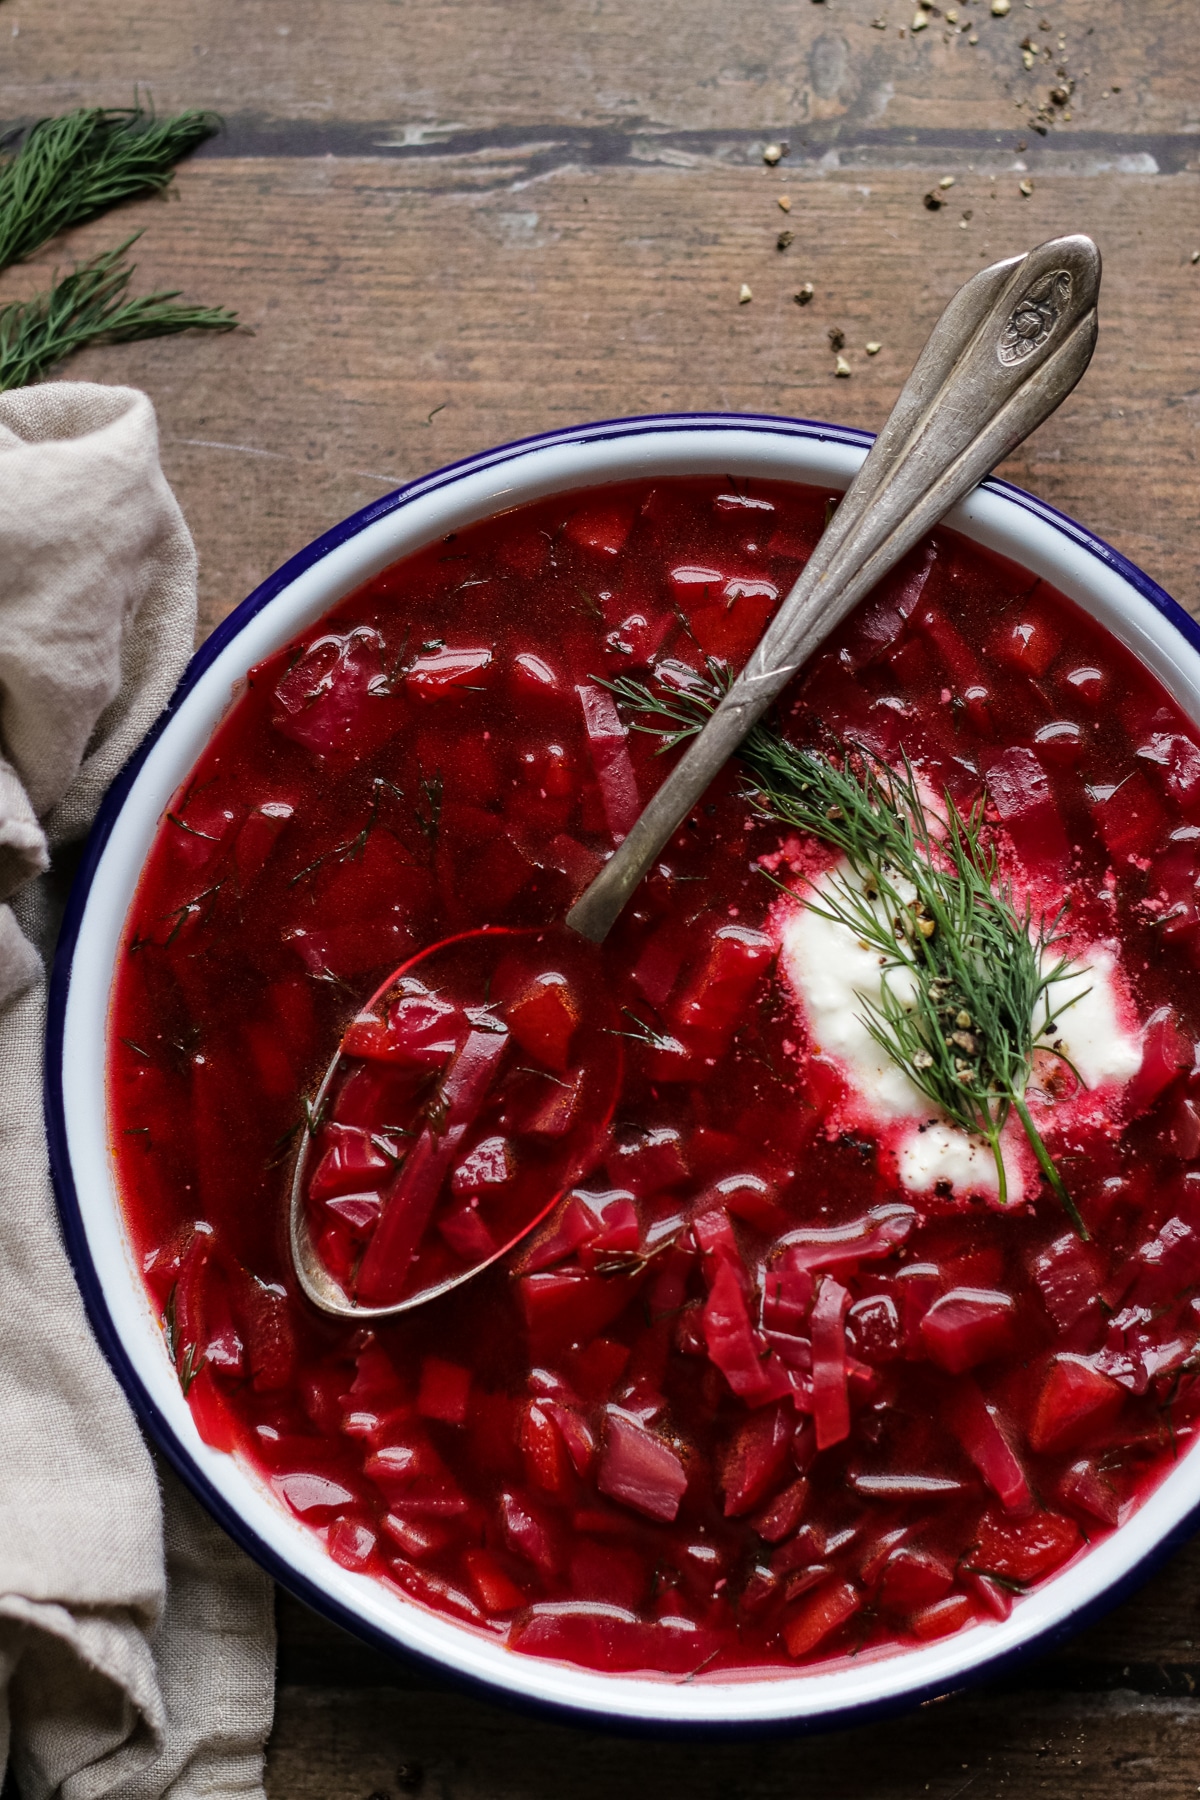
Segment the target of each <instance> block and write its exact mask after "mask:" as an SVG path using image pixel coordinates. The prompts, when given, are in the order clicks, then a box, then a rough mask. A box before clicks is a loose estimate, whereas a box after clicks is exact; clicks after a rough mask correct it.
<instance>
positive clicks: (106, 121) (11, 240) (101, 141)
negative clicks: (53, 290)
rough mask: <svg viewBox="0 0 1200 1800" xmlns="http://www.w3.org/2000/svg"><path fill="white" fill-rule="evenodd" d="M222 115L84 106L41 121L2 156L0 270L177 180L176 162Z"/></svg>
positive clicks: (215, 127) (214, 128)
mask: <svg viewBox="0 0 1200 1800" xmlns="http://www.w3.org/2000/svg"><path fill="white" fill-rule="evenodd" d="M220 126H221V121H220V119H219V118H218V117H217V115H216V114H215V113H210V112H183V113H177V114H176V115H175V116H174V117H173V118H169V119H159V118H156V117H155V115H154V113H153V112H152V111H150V110H148V109H147V108H145V107H142V106H129V107H101V106H87V107H81V108H79V109H78V110H77V111H75V112H69V113H64V114H63V115H62V117H61V118H57V119H39V120H38V121H37V123H36V124H35V125H31V126H30V127H29V129H28V131H26V132H25V134H24V136H23V137H22V139H21V143H20V147H19V149H17V150H16V151H14V152H13V153H12V154H10V155H8V156H6V157H4V159H3V160H2V161H0V269H7V268H8V267H9V265H10V264H11V263H15V262H22V261H24V259H25V258H26V257H27V256H32V255H33V253H34V251H35V250H40V249H41V247H42V245H43V244H48V243H49V241H50V239H51V238H53V237H57V236H58V234H59V232H60V231H66V230H67V228H68V227H69V226H71V225H82V224H83V223H84V221H85V220H87V219H94V218H96V217H97V216H98V215H99V214H100V213H102V212H107V211H108V209H109V207H110V206H118V205H120V203H121V202H122V201H123V200H135V199H137V198H138V197H139V196H141V195H143V194H158V193H161V192H162V191H163V189H164V188H166V187H167V186H168V185H169V184H170V183H171V182H172V181H173V180H174V179H175V165H176V163H177V162H179V161H180V160H181V159H182V158H183V157H185V156H187V155H189V154H190V152H191V151H193V150H194V149H195V148H196V146H197V145H198V144H202V143H203V142H204V140H205V138H209V137H212V136H213V135H214V133H215V132H217V131H219V130H220Z"/></svg>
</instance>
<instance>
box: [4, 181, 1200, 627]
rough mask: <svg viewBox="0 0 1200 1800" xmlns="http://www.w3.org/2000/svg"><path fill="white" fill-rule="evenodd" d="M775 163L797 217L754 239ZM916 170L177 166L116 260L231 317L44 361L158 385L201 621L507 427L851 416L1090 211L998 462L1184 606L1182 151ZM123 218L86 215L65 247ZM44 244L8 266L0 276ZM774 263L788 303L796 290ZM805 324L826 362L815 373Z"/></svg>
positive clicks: (42, 268)
mask: <svg viewBox="0 0 1200 1800" xmlns="http://www.w3.org/2000/svg"><path fill="white" fill-rule="evenodd" d="M784 186H786V191H787V192H788V193H789V194H790V195H791V198H792V203H793V204H792V211H791V213H790V214H788V215H787V218H786V223H787V226H788V228H789V229H791V230H793V231H794V232H795V233H796V239H795V242H794V243H793V244H792V245H791V246H790V247H789V248H788V249H787V250H786V251H783V252H780V251H779V250H777V249H776V247H775V246H776V239H777V235H778V232H779V230H780V228H781V226H782V225H783V224H784V222H785V215H784V214H783V213H782V212H780V210H779V208H778V206H777V203H776V202H777V196H778V194H779V192H780V191H782V190H783V188H784ZM928 186H929V177H928V175H927V174H921V173H919V172H915V171H908V172H906V171H897V170H877V171H871V172H869V173H867V174H865V175H864V174H863V173H861V172H858V173H855V174H854V175H851V174H849V173H845V172H839V173H826V172H822V171H819V170H818V171H813V170H791V171H789V172H788V174H787V177H786V183H781V181H780V179H779V177H778V172H776V173H775V174H773V175H772V174H770V173H769V172H768V171H766V170H765V169H764V168H763V167H762V165H761V164H760V165H759V166H758V167H757V168H754V167H746V168H741V169H709V170H705V171H704V172H703V174H697V172H695V171H692V170H684V169H667V168H662V167H655V166H649V167H645V168H640V169H624V168H623V169H616V170H606V169H589V170H577V169H570V168H565V169H561V170H559V171H557V172H556V173H554V174H552V175H550V176H547V177H545V178H542V179H539V180H536V181H533V182H531V183H529V184H528V185H525V184H524V183H523V182H522V179H521V173H520V164H519V161H517V160H516V159H513V158H509V159H508V160H507V161H506V163H505V164H504V166H503V167H498V166H497V163H496V161H495V159H490V158H485V159H476V158H473V157H463V158H451V159H443V160H439V161H438V162H436V163H431V162H426V161H415V162H399V163H389V162H386V161H382V160H373V159H343V158H336V159H329V160H309V159H297V160H291V159H250V160H245V161H242V160H225V161H211V162H201V163H197V164H195V165H193V166H192V167H191V168H189V169H187V170H186V171H184V173H183V175H182V176H181V178H180V183H179V195H180V198H179V200H178V201H175V202H169V203H146V204H143V205H142V206H140V207H133V208H127V209H126V214H127V215H128V216H129V218H130V222H131V223H132V221H133V219H136V220H137V221H138V222H139V223H140V222H142V221H145V222H146V226H147V229H146V235H145V237H144V239H143V241H142V244H141V245H140V246H139V252H138V254H139V257H140V261H141V271H140V277H139V279H140V280H141V281H143V282H145V283H146V284H150V283H154V284H155V285H158V284H159V283H164V282H168V281H169V282H170V283H171V285H175V284H182V286H183V287H184V289H185V291H186V292H187V293H188V294H189V295H193V296H195V297H196V298H198V299H204V300H208V301H213V302H217V301H220V302H224V303H225V304H228V305H231V306H234V307H236V308H237V310H238V311H239V313H240V314H241V316H242V318H243V319H244V321H245V322H246V324H247V325H249V326H250V327H252V328H253V332H254V335H253V336H251V335H249V333H246V334H239V335H237V336H235V337H232V338H212V339H203V338H177V339H167V340H159V341H156V342H152V343H148V344H140V345H131V346H119V347H115V348H112V349H108V350H97V351H92V352H89V353H87V354H86V355H83V356H80V357H77V358H76V359H75V360H74V362H73V363H72V364H71V365H70V371H69V372H70V374H72V375H77V376H81V377H82V376H88V377H92V378H95V379H98V380H102V381H128V382H132V383H135V384H136V385H138V386H142V387H144V388H146V390H147V391H148V392H149V393H150V394H151V396H152V397H153V399H154V401H155V403H156V405H157V406H158V408H159V414H160V419H161V424H162V434H163V451H164V460H165V464H166V468H167V473H168V475H169V477H170V479H171V480H172V482H173V483H174V484H175V486H176V489H177V491H178V493H179V496H180V499H181V501H182V503H183V506H184V510H185V512H186V514H187V516H188V519H189V521H190V523H191V526H192V529H193V531H194V533H195V535H196V539H197V542H198V544H199V547H200V553H201V563H202V569H203V578H202V579H203V588H202V592H203V605H204V623H205V626H206V628H209V627H211V626H212V624H213V623H215V621H216V620H217V619H218V618H219V617H221V616H222V615H223V614H224V613H225V612H227V611H228V610H229V608H230V607H231V606H232V605H233V604H235V603H236V602H237V601H238V600H240V599H241V598H242V597H243V595H244V594H245V593H246V592H248V591H249V589H250V588H251V587H252V586H253V585H254V584H255V583H256V582H257V581H258V580H260V579H261V578H262V577H263V576H264V575H266V574H267V573H268V572H269V571H270V570H271V569H273V568H274V567H276V566H277V565H278V564H279V563H280V562H281V561H282V560H284V558H285V557H286V556H287V555H289V554H291V553H292V552H293V551H294V550H296V549H298V548H299V547H300V546H301V545H303V544H304V543H306V542H307V541H308V540H309V539H311V538H312V537H314V536H315V535H316V534H317V533H318V532H319V531H321V530H322V529H324V528H325V527H326V526H327V525H329V524H331V523H333V522H334V521H335V520H337V519H339V518H342V517H344V516H345V515H346V514H347V513H349V512H351V511H353V510H354V509H355V508H356V507H359V506H362V505H364V504H366V503H367V502H368V501H369V500H372V499H374V498H376V497H377V496H378V495H380V494H382V493H384V492H386V491H387V490H388V489H389V488H391V487H393V486H395V485H397V484H398V483H400V482H401V481H404V480H407V479H409V478H410V477H412V476H415V475H417V474H420V473H422V472H423V471H425V470H427V469H429V468H431V467H436V466H437V465H438V464H440V463H443V462H446V461H449V460H451V459H452V458H454V457H458V456H462V455H464V454H466V453H468V452H469V451H472V450H476V449H482V448H484V447H485V446H488V445H491V444H495V443H499V442H503V441H505V440H508V439H511V438H514V437H519V436H522V435H524V434H525V433H528V432H533V431H538V430H544V429H546V428H548V427H553V426H558V425H570V424H574V423H577V422H579V421H580V420H583V419H588V418H599V417H611V416H613V415H618V414H627V413H639V412H641V413H644V412H658V411H674V410H679V411H692V410H704V409H709V408H717V409H720V410H725V411H734V412H737V411H750V412H767V413H788V414H792V415H801V416H807V417H815V418H826V419H830V418H832V419H836V420H840V421H844V422H847V423H851V424H857V425H865V426H869V427H876V426H878V425H879V424H880V423H881V422H882V420H883V418H884V417H885V416H886V413H887V410H888V408H889V406H890V405H891V403H892V401H893V399H894V397H895V395H896V393H897V391H898V388H899V385H900V383H901V381H902V379H903V377H904V374H905V373H906V371H907V369H908V368H909V366H910V365H911V362H912V360H913V358H914V357H915V355H916V353H917V351H918V349H919V347H920V345H921V343H922V341H923V339H924V337H925V335H926V333H927V332H928V330H929V328H930V326H931V325H932V324H933V321H934V319H935V318H936V316H937V314H938V313H939V311H940V310H941V308H942V307H943V305H944V304H945V302H946V301H947V300H948V298H949V296H950V294H951V293H952V292H953V290H954V289H955V288H956V287H957V286H958V285H959V283H961V282H962V281H963V280H964V279H965V278H966V277H967V276H968V275H969V274H970V273H971V272H972V271H973V270H974V269H977V268H978V267H980V265H981V264H982V262H983V261H984V260H991V259H993V258H995V257H998V256H1002V255H1008V254H1011V253H1014V252H1016V251H1018V250H1021V249H1023V248H1025V247H1027V246H1028V245H1029V244H1031V243H1036V242H1038V241H1039V240H1040V239H1042V238H1047V237H1051V236H1053V235H1055V234H1057V233H1060V232H1064V231H1074V230H1085V231H1090V232H1091V233H1092V234H1093V235H1094V236H1095V237H1096V238H1097V240H1098V242H1099V243H1100V245H1101V247H1102V250H1103V252H1104V256H1105V277H1104V288H1103V294H1102V300H1101V316H1102V321H1103V324H1102V331H1101V337H1100V344H1099V348H1098V350H1097V353H1096V357H1095V360H1094V362H1093V364H1092V368H1091V370H1090V371H1089V373H1088V375H1087V376H1086V377H1085V380H1084V383H1083V385H1082V386H1081V388H1080V389H1079V390H1078V391H1077V393H1076V394H1075V395H1074V396H1073V397H1072V398H1071V399H1070V400H1069V401H1068V402H1067V404H1066V405H1065V406H1064V407H1063V408H1062V410H1061V411H1060V412H1059V413H1058V414H1057V415H1056V416H1055V417H1054V418H1053V419H1051V420H1050V421H1048V423H1047V424H1046V425H1045V426H1043V427H1042V429H1041V430H1040V431H1039V432H1038V433H1037V435H1036V437H1035V438H1034V439H1033V440H1032V441H1031V442H1030V443H1029V445H1027V446H1026V447H1025V448H1024V449H1022V450H1021V451H1020V452H1019V453H1018V455H1017V456H1016V457H1015V458H1013V460H1012V462H1011V464H1010V465H1009V466H1008V467H1007V468H1006V469H1005V470H1004V471H1003V472H1004V473H1006V474H1009V475H1011V476H1012V478H1013V479H1014V480H1017V481H1019V482H1021V483H1022V484H1023V485H1026V486H1029V487H1031V488H1032V489H1033V490H1034V491H1035V492H1037V493H1039V494H1041V495H1043V496H1044V497H1045V498H1046V499H1048V500H1050V501H1052V502H1053V503H1054V504H1055V505H1057V506H1061V507H1062V508H1063V509H1064V510H1065V511H1067V512H1069V513H1071V514H1073V515H1074V516H1075V517H1077V518H1080V519H1082V520H1083V521H1084V522H1085V523H1087V524H1088V525H1090V526H1092V527H1093V528H1094V529H1096V530H1098V531H1099V532H1101V533H1102V534H1103V535H1105V536H1107V537H1108V538H1110V539H1111V540H1112V541H1113V542H1114V543H1115V544H1117V546H1118V547H1119V548H1121V549H1122V550H1124V551H1126V552H1127V553H1128V554H1129V555H1131V556H1132V557H1133V558H1134V559H1135V560H1136V561H1138V562H1139V563H1141V564H1142V566H1144V567H1145V568H1146V569H1147V570H1148V571H1149V572H1150V573H1151V574H1152V575H1154V576H1155V577H1156V578H1157V579H1158V580H1160V581H1162V582H1163V583H1164V585H1165V586H1166V587H1167V588H1168V590H1170V591H1171V592H1173V593H1175V594H1176V595H1177V597H1178V598H1179V599H1180V600H1181V601H1183V602H1184V603H1185V604H1187V605H1196V604H1197V602H1200V548H1198V547H1200V492H1198V491H1197V485H1196V482H1195V479H1194V471H1195V459H1196V454H1197V446H1198V443H1200V438H1198V426H1200V384H1198V380H1197V367H1198V363H1200V265H1193V264H1192V263H1191V262H1190V260H1189V257H1190V251H1191V247H1192V240H1193V237H1194V236H1196V235H1197V226H1196V218H1197V204H1198V201H1200V176H1193V175H1187V174H1183V175H1176V176H1172V177H1170V178H1163V177H1155V176H1142V175H1117V174H1110V175H1108V176H1106V177H1105V178H1104V179H1103V180H1101V179H1098V178H1094V177H1087V176H1079V175H1060V176H1055V177H1053V178H1039V180H1038V181H1037V182H1036V184H1035V187H1034V192H1033V194H1032V195H1031V196H1030V197H1029V198H1024V197H1022V195H1021V193H1020V192H1019V188H1018V180H1017V178H1016V177H1015V176H1011V175H1010V176H1005V177H1003V178H998V179H995V180H992V179H989V178H986V177H984V176H981V175H978V176H970V175H968V174H964V175H962V176H961V177H960V178H959V179H958V181H957V182H956V185H955V187H954V188H953V189H950V190H947V192H948V204H947V205H946V206H945V207H943V208H942V209H941V210H940V211H939V212H936V213H934V212H929V211H927V210H926V208H925V207H924V205H923V204H922V195H923V193H924V192H925V191H927V189H928ZM965 213H970V215H971V217H970V219H969V220H967V221H965V222H964V219H963V215H964V214H965ZM124 228H125V219H124V218H122V219H111V218H110V219H108V220H105V221H101V222H99V223H97V224H94V225H92V226H89V227H87V228H86V229H85V230H83V231H80V232H77V233H75V234H74V237H73V240H72V243H71V245H70V248H71V249H72V250H82V249H83V248H85V247H88V248H90V247H94V246H98V245H100V244H107V243H111V242H112V241H114V238H115V237H116V235H117V233H118V232H120V231H121V230H122V229H124ZM56 254H57V255H58V256H59V257H61V255H62V250H61V247H60V248H59V249H58V250H57V251H56ZM52 260H53V257H51V256H49V255H44V256H43V257H42V258H40V259H39V263H38V264H36V265H33V266H30V267H26V268H23V269H19V270H14V271H11V272H10V273H9V274H8V275H7V276H6V277H4V279H3V282H0V297H2V296H3V294H4V293H5V292H6V291H9V290H11V291H13V292H17V291H27V290H28V289H29V288H30V287H31V286H32V285H35V284H36V283H37V282H38V281H40V280H41V279H43V277H44V274H45V272H46V265H48V264H49V263H50V262H51V261H52ZM803 280H810V281H812V282H813V284H814V286H815V289H816V298H815V299H814V300H813V302H812V304H811V305H809V306H806V307H803V308H801V307H799V306H797V305H796V304H795V302H794V299H793V295H794V293H795V291H796V289H797V288H798V286H799V284H800V282H801V281H803ZM743 281H746V282H748V283H749V284H750V286H751V288H752V290H753V294H754V298H753V300H752V302H751V303H750V304H749V305H744V306H740V305H739V304H738V300H737V295H738V288H739V285H740V283H741V282H743ZM833 326H837V327H840V328H841V329H843V330H844V332H845V334H846V339H847V354H848V357H849V360H850V362H851V364H852V367H853V369H854V374H853V376H852V377H851V378H850V379H849V380H837V379H835V377H834V373H833V366H834V358H833V355H832V353H831V351H830V348H829V343H828V337H827V333H828V330H829V329H830V328H831V327H833ZM875 340H879V341H882V343H883V346H884V347H883V350H882V351H881V352H880V353H879V354H878V355H877V356H875V357H868V356H866V354H865V353H864V349H863V346H864V345H865V344H866V343H867V342H868V341H875ZM435 409H440V410H435ZM431 415H432V416H431Z"/></svg>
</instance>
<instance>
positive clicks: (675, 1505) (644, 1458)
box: [596, 1411, 687, 1519]
mask: <svg viewBox="0 0 1200 1800" xmlns="http://www.w3.org/2000/svg"><path fill="white" fill-rule="evenodd" d="M596 1485H597V1486H598V1488H599V1489H600V1492H601V1493H602V1494H608V1495H610V1496H611V1498H612V1499H614V1500H621V1501H623V1502H624V1504H625V1505H626V1506H632V1507H635V1508H636V1509H637V1511H638V1512H643V1513H646V1514H648V1516H649V1517H650V1518H652V1519H673V1518H674V1517H675V1515H676V1513H677V1512H678V1511H679V1502H680V1501H681V1500H682V1499H683V1496H684V1494H685V1493H686V1491H687V1471H686V1470H685V1468H684V1466H683V1464H682V1463H681V1462H680V1460H679V1458H678V1456H677V1455H676V1454H675V1452H674V1450H672V1449H671V1447H670V1445H668V1444H664V1443H663V1442H662V1441H661V1439H659V1438H656V1437H654V1436H653V1435H652V1434H651V1433H650V1432H648V1431H643V1430H642V1428H641V1426H640V1425H636V1424H634V1422H633V1421H632V1420H631V1419H625V1418H622V1417H621V1415H620V1413H617V1412H613V1411H610V1412H609V1415H608V1423H607V1425H606V1427H605V1432H604V1448H603V1451H602V1452H601V1456H600V1469H599V1473H598V1475H597V1477H596Z"/></svg>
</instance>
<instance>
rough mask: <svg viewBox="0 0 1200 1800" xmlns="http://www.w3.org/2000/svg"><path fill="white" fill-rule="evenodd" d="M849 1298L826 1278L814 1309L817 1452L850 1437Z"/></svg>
mask: <svg viewBox="0 0 1200 1800" xmlns="http://www.w3.org/2000/svg"><path fill="white" fill-rule="evenodd" d="M849 1307H850V1295H849V1294H848V1293H847V1291H846V1289H845V1288H844V1287H842V1286H841V1284H840V1283H839V1282H837V1281H835V1280H834V1278H833V1276H832V1275H826V1276H825V1278H824V1280H823V1281H822V1282H821V1286H820V1288H819V1289H818V1291H817V1297H816V1300H815V1301H814V1302H813V1310H812V1389H813V1419H814V1421H815V1423H816V1427H817V1449H818V1450H827V1449H828V1448H829V1447H830V1445H831V1444H840V1443H841V1441H842V1439H843V1438H845V1437H848V1436H849V1434H850V1402H849V1393H848V1390H847V1386H846V1313H847V1312H848V1310H849Z"/></svg>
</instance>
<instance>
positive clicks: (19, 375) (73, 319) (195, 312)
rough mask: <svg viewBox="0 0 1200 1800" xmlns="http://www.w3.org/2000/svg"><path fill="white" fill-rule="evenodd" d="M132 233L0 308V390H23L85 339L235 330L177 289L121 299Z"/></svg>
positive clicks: (230, 321) (218, 310) (215, 310)
mask: <svg viewBox="0 0 1200 1800" xmlns="http://www.w3.org/2000/svg"><path fill="white" fill-rule="evenodd" d="M134 242H136V238H128V239H127V240H126V241H125V243H123V244H119V245H118V246H117V248H116V249H114V250H106V251H104V252H103V254H102V255H100V256H95V257H93V258H92V260H91V261H90V262H86V263H81V264H80V266H79V267H78V268H77V269H74V270H72V271H71V273H70V274H68V275H62V276H59V277H58V279H57V280H56V281H55V282H54V285H53V286H52V287H51V288H49V289H48V290H47V291H46V292H45V293H42V294H37V295H35V296H34V298H33V299H32V300H14V301H11V302H10V303H9V304H8V305H7V306H0V393H2V392H7V390H8V389H9V388H16V387H24V386H25V385H26V384H27V383H28V382H31V381H35V380H36V379H37V378H38V376H39V375H44V374H45V372H46V371H47V369H50V368H52V367H53V365H54V364H55V363H58V362H61V361H62V360H63V358H64V357H67V356H70V355H71V354H72V352H73V351H75V350H81V349H82V348H83V346H84V345H85V344H97V343H107V344H125V343H130V342H132V341H133V340H134V339H136V338H150V337H165V336H168V335H170V334H172V333H174V332H177V331H232V330H233V328H234V327H235V326H236V324H237V322H238V321H237V315H236V313H231V312H227V311H226V309H225V308H224V307H223V306H184V305H179V304H178V303H177V300H176V296H177V294H178V292H179V290H178V289H177V288H176V289H172V290H171V291H170V292H169V293H158V294H145V295H143V296H142V297H141V298H139V299H136V300H129V299H127V298H126V290H127V289H128V287H129V282H130V279H131V277H132V275H133V268H132V265H131V264H128V263H125V262H123V261H122V258H123V257H124V255H125V252H126V251H127V250H128V249H129V246H130V245H131V244H132V243H134Z"/></svg>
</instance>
